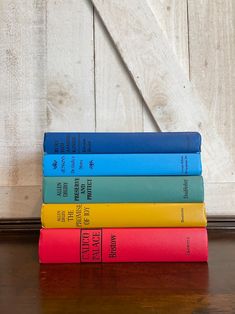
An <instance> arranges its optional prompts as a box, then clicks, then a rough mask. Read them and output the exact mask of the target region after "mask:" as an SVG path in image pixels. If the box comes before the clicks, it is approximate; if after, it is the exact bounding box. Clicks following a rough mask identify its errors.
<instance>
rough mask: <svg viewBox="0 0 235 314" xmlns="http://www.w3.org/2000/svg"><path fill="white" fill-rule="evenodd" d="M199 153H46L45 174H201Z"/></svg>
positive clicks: (70, 175)
mask: <svg viewBox="0 0 235 314" xmlns="http://www.w3.org/2000/svg"><path fill="white" fill-rule="evenodd" d="M201 172H202V167H201V156H200V153H196V154H74V155H72V154H64V155H62V154H45V155H44V157H43V175H44V176H45V177H67V176H68V177H76V176H167V175H168V176H169V175H172V176H173V175H174V176H187V175H188V176H190V175H191V176H198V175H201Z"/></svg>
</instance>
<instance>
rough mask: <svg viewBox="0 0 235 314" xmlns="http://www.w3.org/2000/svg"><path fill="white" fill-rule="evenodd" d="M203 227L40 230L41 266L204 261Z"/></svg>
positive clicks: (204, 235)
mask: <svg viewBox="0 0 235 314" xmlns="http://www.w3.org/2000/svg"><path fill="white" fill-rule="evenodd" d="M207 256H208V245H207V231H206V229H205V228H129V229H128V228H113V229H41V233H40V241H39V260H40V262H41V263H89V262H91V263H94V262H96V263H97V262H98V263H99V262H205V261H207Z"/></svg>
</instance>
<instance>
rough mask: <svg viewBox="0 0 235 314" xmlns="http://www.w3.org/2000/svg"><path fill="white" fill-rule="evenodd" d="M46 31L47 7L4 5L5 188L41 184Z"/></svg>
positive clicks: (1, 122) (1, 136)
mask: <svg viewBox="0 0 235 314" xmlns="http://www.w3.org/2000/svg"><path fill="white" fill-rule="evenodd" d="M45 28H46V26H45V1H43V0H41V1H40V0H38V1H27V0H23V1H18V0H11V1H8V0H4V1H1V4H0V38H1V43H0V67H1V68H0V95H1V101H0V112H1V114H0V146H1V154H0V186H21V185H38V184H40V182H41V176H40V174H41V163H40V160H41V150H42V149H41V147H42V139H43V131H44V129H45V125H46V90H45V78H44V73H45V40H46V33H45ZM0 211H7V209H6V208H2V207H1V209H0Z"/></svg>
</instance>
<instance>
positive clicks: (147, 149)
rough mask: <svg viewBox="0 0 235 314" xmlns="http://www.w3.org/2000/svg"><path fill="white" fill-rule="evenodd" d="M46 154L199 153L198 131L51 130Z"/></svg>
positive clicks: (45, 146) (47, 140)
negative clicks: (121, 131) (81, 131)
mask: <svg viewBox="0 0 235 314" xmlns="http://www.w3.org/2000/svg"><path fill="white" fill-rule="evenodd" d="M43 147H44V152H45V153H46V154H132V153H133V154H138V153H155V154H156V153H198V152H200V151H201V135H200V134H199V133H198V132H146V133H145V132H138V133H98V132H90V133H80V132H47V133H45V134H44V145H43Z"/></svg>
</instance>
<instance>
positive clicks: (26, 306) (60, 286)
mask: <svg viewBox="0 0 235 314" xmlns="http://www.w3.org/2000/svg"><path fill="white" fill-rule="evenodd" d="M37 242H38V232H21V233H6V232H4V233H0V313H1V314H5V313H22V314H27V313H30V314H32V313H33V314H36V313H65V314H67V313H104V314H105V313H111V314H115V313H120V312H122V313H123V314H124V313H128V314H131V313H134V314H139V313H149V314H150V313H151V314H152V313H157V314H158V313H174V314H177V313H180V314H182V313H194V314H198V313H203V314H205V313H213V314H214V313H235V230H234V231H233V230H230V231H222V230H210V231H209V263H208V264H206V263H188V264H187V263H146V264H144V263H133V264H124V263H123V264H82V265H41V266H40V265H39V263H38V257H37Z"/></svg>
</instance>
